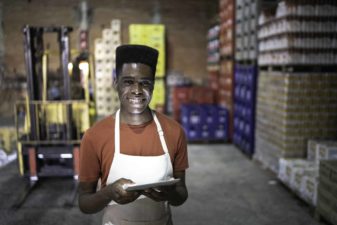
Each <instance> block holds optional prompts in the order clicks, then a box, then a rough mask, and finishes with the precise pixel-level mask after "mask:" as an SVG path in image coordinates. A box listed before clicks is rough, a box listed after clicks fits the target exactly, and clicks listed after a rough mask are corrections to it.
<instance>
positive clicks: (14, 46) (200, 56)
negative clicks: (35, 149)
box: [2, 0, 218, 80]
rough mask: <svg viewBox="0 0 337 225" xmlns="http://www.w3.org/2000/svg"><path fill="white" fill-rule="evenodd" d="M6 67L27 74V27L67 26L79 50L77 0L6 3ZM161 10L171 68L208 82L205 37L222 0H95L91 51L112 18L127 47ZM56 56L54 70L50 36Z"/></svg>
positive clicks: (4, 11)
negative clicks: (132, 28) (138, 26)
mask: <svg viewBox="0 0 337 225" xmlns="http://www.w3.org/2000/svg"><path fill="white" fill-rule="evenodd" d="M2 2H3V30H4V44H5V49H6V51H5V63H6V66H7V68H8V71H9V73H12V72H13V71H16V72H17V73H19V74H24V73H25V65H24V54H23V35H22V27H23V26H24V24H30V25H36V26H50V25H56V26H59V25H68V26H73V27H74V28H75V30H74V31H73V32H72V35H71V48H72V49H78V47H77V45H78V31H77V26H78V25H77V22H76V14H75V9H74V8H75V7H77V6H78V2H79V1H77V0H58V1H54V0H26V1H24V0H20V1H13V0H2ZM156 3H157V5H159V7H160V12H161V13H160V18H161V23H163V24H165V25H166V27H167V43H168V45H167V46H168V49H167V51H168V62H167V65H168V69H171V70H176V71H180V72H182V73H184V74H186V75H187V76H190V77H192V78H193V79H196V80H198V79H202V78H206V34H207V29H208V27H209V25H210V22H211V18H213V17H214V15H215V14H216V13H217V6H218V1H217V0H183V1H181V0H143V1H139V0H113V1H112V0H92V1H89V5H90V7H93V9H94V17H93V21H92V24H91V29H90V48H91V50H92V51H93V40H94V39H95V38H97V37H100V36H101V29H102V28H103V27H104V26H105V27H107V26H109V24H110V21H111V19H114V18H116V19H121V21H122V29H123V33H122V40H123V43H128V25H129V24H131V23H151V21H152V18H153V11H154V8H155V5H156ZM45 42H46V43H47V42H48V43H50V45H51V46H50V48H51V51H52V52H55V54H53V55H54V56H53V57H51V59H50V68H51V69H52V70H53V69H55V68H57V66H58V65H59V59H58V55H57V47H58V45H57V42H56V35H50V37H49V36H48V37H46V38H45Z"/></svg>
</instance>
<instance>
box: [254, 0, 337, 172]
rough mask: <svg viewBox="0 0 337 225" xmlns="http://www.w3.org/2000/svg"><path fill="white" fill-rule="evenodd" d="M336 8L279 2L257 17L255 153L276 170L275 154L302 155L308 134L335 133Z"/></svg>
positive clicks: (323, 3)
mask: <svg viewBox="0 0 337 225" xmlns="http://www.w3.org/2000/svg"><path fill="white" fill-rule="evenodd" d="M328 9H329V10H328ZM336 9H337V8H336V3H333V2H331V1H320V2H319V3H318V2H317V1H311V0H307V1H305V0H299V1H296V2H294V1H281V2H279V3H278V6H277V8H276V11H275V14H274V15H273V14H269V15H268V14H266V13H262V14H261V15H260V16H259V32H258V41H259V54H258V55H259V57H258V65H259V80H258V93H257V116H256V118H257V121H256V135H255V141H256V144H255V146H256V148H255V155H254V157H255V158H256V159H258V160H259V161H260V162H262V163H263V164H264V165H265V166H267V167H268V168H270V169H271V170H273V171H274V172H277V171H278V163H279V158H289V157H301V158H302V157H305V154H306V152H305V149H306V143H307V140H308V139H312V138H336V131H337V129H336V127H335V126H334V125H333V124H336V122H337V117H336V115H337V110H336V104H337V99H336V97H335V96H336V88H337V74H336V69H337V68H336V66H335V65H336V53H335V52H336V50H337V48H336V46H335V45H334V44H333V43H335V37H336V31H335V30H336V28H335V27H332V24H333V23H336V21H337V18H336V17H335V16H334V15H336V14H335V13H336ZM309 15H310V16H309ZM327 42H328V43H330V44H331V45H330V48H326V47H327V46H326V43H327ZM318 58H319V59H318Z"/></svg>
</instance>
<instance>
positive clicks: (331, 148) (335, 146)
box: [316, 142, 337, 165]
mask: <svg viewBox="0 0 337 225" xmlns="http://www.w3.org/2000/svg"><path fill="white" fill-rule="evenodd" d="M332 159H337V143H336V142H334V143H327V144H318V145H317V148H316V164H317V165H319V162H320V160H332Z"/></svg>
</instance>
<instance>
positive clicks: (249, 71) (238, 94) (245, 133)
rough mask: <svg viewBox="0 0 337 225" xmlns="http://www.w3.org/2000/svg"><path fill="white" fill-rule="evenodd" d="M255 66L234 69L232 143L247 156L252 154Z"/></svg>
mask: <svg viewBox="0 0 337 225" xmlns="http://www.w3.org/2000/svg"><path fill="white" fill-rule="evenodd" d="M256 71H257V67H256V66H239V65H237V66H236V67H235V90H234V135H233V142H234V144H235V145H237V146H238V147H239V148H241V150H242V151H243V152H245V153H246V154H248V155H250V156H251V155H253V153H254V139H255V132H254V131H255V93H256V77H257V75H256Z"/></svg>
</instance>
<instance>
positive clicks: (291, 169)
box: [0, 0, 337, 225]
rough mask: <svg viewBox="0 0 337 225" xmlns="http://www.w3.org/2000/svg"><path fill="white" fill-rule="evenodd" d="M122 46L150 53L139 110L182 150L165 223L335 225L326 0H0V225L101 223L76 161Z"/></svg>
mask: <svg viewBox="0 0 337 225" xmlns="http://www.w3.org/2000/svg"><path fill="white" fill-rule="evenodd" d="M122 44H144V45H148V46H151V47H153V48H155V49H157V50H158V52H159V58H158V64H157V69H156V78H155V88H154V91H153V96H152V100H151V103H150V107H151V108H152V109H154V110H156V111H158V112H161V113H163V114H165V115H167V116H169V117H170V118H172V119H173V120H175V121H177V122H178V123H179V124H180V125H181V126H182V128H183V129H184V132H185V135H186V138H187V141H188V155H189V168H188V169H187V170H186V185H187V189H188V192H189V198H188V199H187V201H186V202H185V203H184V204H183V205H181V206H178V207H172V214H173V222H174V224H181V225H192V224H193V225H199V224H211V225H217V224H219V225H220V224H221V225H224V224H226V225H227V224H228V225H241V224H242V225H243V224H256V225H269V224H280V225H281V224H287V225H297V224H310V225H311V224H312V225H315V224H332V225H337V197H336V196H337V126H336V124H337V74H336V71H337V2H335V1H334V0H319V1H318V0H296V1H294V0H211V1H206V0H184V1H178V0H171V1H167V0H143V1H136V0H114V1H107V0H100V1H98V0H58V1H53V0H44V1H42V0H24V1H12V0H1V1H0V93H1V96H2V101H1V104H0V190H1V191H0V225H2V224H4V225H8V224H11V225H14V224H20V225H22V224H23V225H28V224H34V225H39V224H41V225H42V224H43V225H52V224H87V225H91V224H102V222H101V221H102V213H101V212H99V213H96V214H84V213H82V212H81V211H80V210H79V208H78V202H77V199H78V193H77V188H78V175H79V167H80V165H79V154H80V145H81V138H82V137H83V135H84V133H85V131H86V130H87V129H89V128H90V127H91V126H93V125H94V124H95V123H96V122H98V121H100V120H101V119H103V118H106V117H109V116H111V115H112V114H113V113H114V112H115V111H116V110H118V108H119V106H120V102H119V98H118V94H117V92H116V90H115V89H114V88H113V86H112V84H113V80H114V78H115V76H116V71H115V49H116V48H117V47H118V46H119V45H122ZM172 132H174V131H172Z"/></svg>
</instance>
